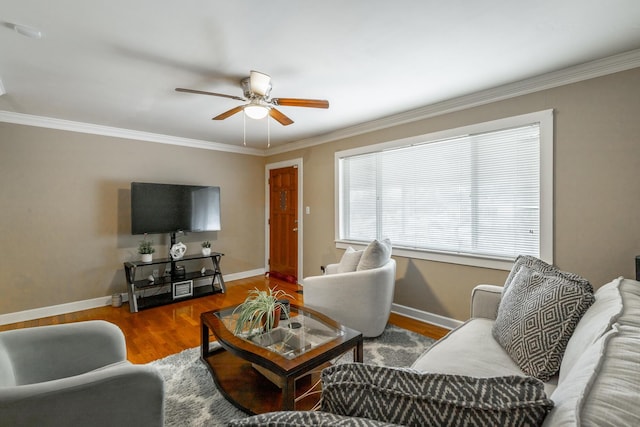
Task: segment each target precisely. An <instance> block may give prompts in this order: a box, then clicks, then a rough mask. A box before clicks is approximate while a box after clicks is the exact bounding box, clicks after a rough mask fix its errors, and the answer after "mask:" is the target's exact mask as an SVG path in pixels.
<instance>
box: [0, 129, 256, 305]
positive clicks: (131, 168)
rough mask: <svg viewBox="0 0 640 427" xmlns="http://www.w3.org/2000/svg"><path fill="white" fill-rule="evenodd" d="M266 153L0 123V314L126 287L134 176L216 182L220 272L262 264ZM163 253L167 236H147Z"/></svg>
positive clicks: (194, 242) (191, 245)
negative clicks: (124, 262)
mask: <svg viewBox="0 0 640 427" xmlns="http://www.w3.org/2000/svg"><path fill="white" fill-rule="evenodd" d="M264 163H265V162H264V158H262V157H258V156H249V155H240V154H232V153H222V152H217V151H210V150H202V149H196V148H185V147H178V146H172V145H165V144H158V143H151V142H142V141H133V140H127V139H119V138H111V137H103V136H96V135H88V134H82V133H75V132H67V131H58V130H50V129H42V128H37V127H29V126H21V125H13V124H6V123H0V182H1V183H2V184H1V185H0V206H1V208H0V245H1V247H2V254H1V255H0V295H1V296H0V314H4V313H13V312H18V311H22V310H28V309H33V308H38V307H45V306H51V305H56V304H63V303H69V302H75V301H82V300H86V299H91V298H97V297H101V296H107V295H111V294H112V293H114V292H124V291H125V290H126V287H125V278H124V273H123V266H122V263H123V261H127V260H131V259H138V256H139V255H138V254H137V245H138V242H139V240H141V237H142V236H132V235H131V226H130V200H129V197H130V191H129V186H130V182H131V181H144V182H163V183H176V184H198V185H218V186H220V187H221V207H222V231H219V232H208V233H191V234H189V235H187V236H183V237H181V238H180V240H181V241H182V242H184V243H185V244H187V246H188V253H196V252H199V251H200V242H202V241H203V240H211V241H212V243H213V249H214V250H215V251H219V252H223V253H225V257H223V259H222V269H223V273H224V274H229V273H236V272H243V271H248V270H253V269H257V268H263V267H264V218H263V211H264V203H265V201H264ZM151 237H152V238H153V239H154V241H155V243H156V250H157V252H156V254H155V256H163V257H164V256H167V255H166V254H167V251H168V249H167V246H166V245H167V243H168V235H152V236H151Z"/></svg>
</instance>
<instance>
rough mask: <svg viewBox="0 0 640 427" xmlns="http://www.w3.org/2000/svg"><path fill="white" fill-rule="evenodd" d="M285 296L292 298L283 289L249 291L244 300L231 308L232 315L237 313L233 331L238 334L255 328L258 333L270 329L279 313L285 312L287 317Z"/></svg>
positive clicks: (275, 324) (278, 318)
mask: <svg viewBox="0 0 640 427" xmlns="http://www.w3.org/2000/svg"><path fill="white" fill-rule="evenodd" d="M285 297H288V298H293V297H292V296H291V295H289V294H287V293H286V292H284V291H283V290H280V289H278V290H276V289H275V288H274V289H271V288H267V290H264V291H261V290H259V289H258V288H255V289H253V290H251V291H249V295H248V296H247V298H246V299H245V300H244V302H243V303H242V304H240V305H238V306H237V307H236V308H235V309H234V310H233V313H234V315H237V318H236V325H235V328H234V330H233V333H234V334H235V335H239V334H241V333H242V332H249V333H252V332H253V331H255V330H257V331H259V332H258V333H263V332H269V331H271V329H273V328H275V327H276V326H278V321H279V320H280V314H281V313H285V316H286V318H287V319H288V318H289V312H288V309H287V304H286V300H284V301H283V299H284V298H285Z"/></svg>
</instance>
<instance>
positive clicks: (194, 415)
mask: <svg viewBox="0 0 640 427" xmlns="http://www.w3.org/2000/svg"><path fill="white" fill-rule="evenodd" d="M433 342H434V340H433V339H431V338H427V337H425V336H423V335H420V334H416V333H414V332H411V331H407V330H406V329H402V328H398V327H396V326H394V325H387V328H386V329H385V331H384V333H383V334H382V335H381V336H379V337H377V338H372V339H365V340H364V361H365V363H370V364H374V365H380V366H396V367H406V366H410V365H411V364H412V363H413V362H414V361H415V360H416V359H417V358H418V356H420V354H422V353H423V352H424V351H425V350H426V349H427V348H429V346H430V345H431V344H433ZM351 361H353V355H352V352H348V353H346V354H345V355H343V356H341V357H340V358H338V359H337V360H335V361H334V363H347V362H351ZM149 365H151V366H154V367H155V368H157V369H158V370H159V371H160V373H161V374H162V376H163V377H164V379H165V393H166V402H165V426H167V427H172V426H181V427H190V426H193V427H196V426H197V427H205V426H206V427H210V426H211V427H213V426H224V425H226V423H227V422H228V421H229V420H231V419H233V418H244V417H247V416H248V415H247V414H245V413H244V412H242V411H240V410H239V409H237V408H236V407H235V406H233V405H232V404H231V403H229V402H228V401H227V400H226V399H225V398H224V397H223V396H222V395H221V394H220V392H219V391H218V389H217V388H216V386H215V384H214V382H213V378H212V377H211V374H210V373H209V370H208V369H207V367H206V366H205V365H204V363H203V362H202V361H201V360H200V348H199V347H194V348H190V349H188V350H185V351H183V352H181V353H178V354H174V355H171V356H168V357H165V358H164V359H160V360H156V361H154V362H151V363H149Z"/></svg>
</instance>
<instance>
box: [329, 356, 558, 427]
mask: <svg viewBox="0 0 640 427" xmlns="http://www.w3.org/2000/svg"><path fill="white" fill-rule="evenodd" d="M552 407H553V402H552V401H551V400H549V399H547V397H546V395H545V392H544V384H543V383H542V382H541V381H539V380H537V379H535V378H531V377H516V376H510V377H494V378H473V377H466V376H462V375H446V374H434V373H427V372H420V371H415V370H411V369H406V368H390V367H384V366H374V365H367V364H362V363H351V364H343V365H335V366H331V367H329V368H327V369H325V370H324V371H322V403H321V410H322V411H326V412H331V413H333V414H337V415H346V416H350V417H360V418H368V419H373V420H377V421H381V422H387V423H393V424H400V425H403V426H463V425H464V426H488V425H496V426H497V425H499V426H522V425H528V426H536V425H540V424H542V422H543V421H544V418H545V417H546V416H547V413H548V412H549V411H550V410H551V408H552Z"/></svg>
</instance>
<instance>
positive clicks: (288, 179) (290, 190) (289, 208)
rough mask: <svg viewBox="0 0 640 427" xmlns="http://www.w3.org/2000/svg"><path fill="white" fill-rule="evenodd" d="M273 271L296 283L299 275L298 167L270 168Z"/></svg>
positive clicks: (271, 269)
mask: <svg viewBox="0 0 640 427" xmlns="http://www.w3.org/2000/svg"><path fill="white" fill-rule="evenodd" d="M269 274H270V275H272V276H274V277H278V278H280V279H283V280H286V281H288V282H292V283H296V282H297V275H298V168H297V167H294V166H291V167H286V168H279V169H271V170H270V171H269Z"/></svg>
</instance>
